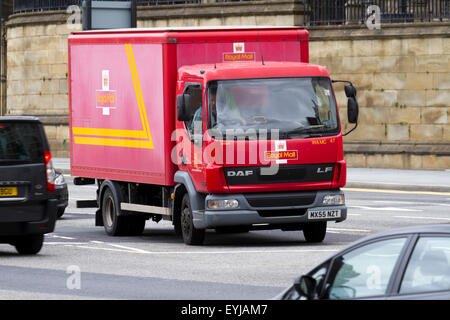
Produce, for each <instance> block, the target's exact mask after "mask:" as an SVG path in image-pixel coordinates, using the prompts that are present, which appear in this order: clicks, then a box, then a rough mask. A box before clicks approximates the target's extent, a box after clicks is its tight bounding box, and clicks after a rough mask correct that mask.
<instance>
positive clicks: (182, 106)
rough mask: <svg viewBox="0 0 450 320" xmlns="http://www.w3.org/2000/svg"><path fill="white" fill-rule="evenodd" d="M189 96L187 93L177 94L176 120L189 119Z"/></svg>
mask: <svg viewBox="0 0 450 320" xmlns="http://www.w3.org/2000/svg"><path fill="white" fill-rule="evenodd" d="M190 110H191V96H190V95H189V94H179V95H178V96H177V120H178V121H189V120H190V118H191V115H190V112H189V111H190Z"/></svg>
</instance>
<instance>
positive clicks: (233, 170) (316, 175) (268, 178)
mask: <svg viewBox="0 0 450 320" xmlns="http://www.w3.org/2000/svg"><path fill="white" fill-rule="evenodd" d="M262 168H263V167H260V166H258V167H256V166H253V167H225V168H224V173H225V179H226V181H227V183H228V185H249V184H272V183H299V182H327V181H330V182H331V181H332V180H333V174H334V164H332V163H322V164H301V165H280V166H279V167H278V172H277V173H276V174H274V175H262V174H261V169H262ZM266 168H268V167H266Z"/></svg>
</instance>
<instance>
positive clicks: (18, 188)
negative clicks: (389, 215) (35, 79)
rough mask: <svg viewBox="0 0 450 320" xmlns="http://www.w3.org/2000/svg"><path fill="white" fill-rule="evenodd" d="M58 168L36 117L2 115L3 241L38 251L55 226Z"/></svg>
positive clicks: (0, 214) (0, 227)
mask: <svg viewBox="0 0 450 320" xmlns="http://www.w3.org/2000/svg"><path fill="white" fill-rule="evenodd" d="M55 178H56V174H55V170H54V168H53V165H52V161H51V153H50V149H49V145H48V141H47V137H46V135H45V131H44V127H43V125H42V123H41V121H40V120H39V118H36V117H0V243H9V244H11V245H13V246H15V247H16V249H17V251H18V252H19V253H20V254H36V253H38V252H39V251H40V250H41V248H42V244H43V241H44V234H45V233H49V232H52V231H53V230H54V228H55V221H56V214H57V204H58V199H57V194H56V190H55Z"/></svg>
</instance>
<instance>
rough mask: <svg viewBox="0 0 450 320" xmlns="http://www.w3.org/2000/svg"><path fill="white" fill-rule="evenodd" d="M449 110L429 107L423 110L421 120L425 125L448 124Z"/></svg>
mask: <svg viewBox="0 0 450 320" xmlns="http://www.w3.org/2000/svg"><path fill="white" fill-rule="evenodd" d="M447 113H448V110H447V108H433V107H427V108H423V109H422V113H421V118H422V123H423V124H446V123H448V114H447Z"/></svg>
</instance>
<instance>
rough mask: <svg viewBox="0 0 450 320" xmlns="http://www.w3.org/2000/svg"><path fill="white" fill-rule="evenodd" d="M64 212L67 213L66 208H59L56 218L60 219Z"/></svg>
mask: <svg viewBox="0 0 450 320" xmlns="http://www.w3.org/2000/svg"><path fill="white" fill-rule="evenodd" d="M64 211H66V208H58V211H56V216H57V217H58V219H59V218H61V217H62V216H63V214H64Z"/></svg>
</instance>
